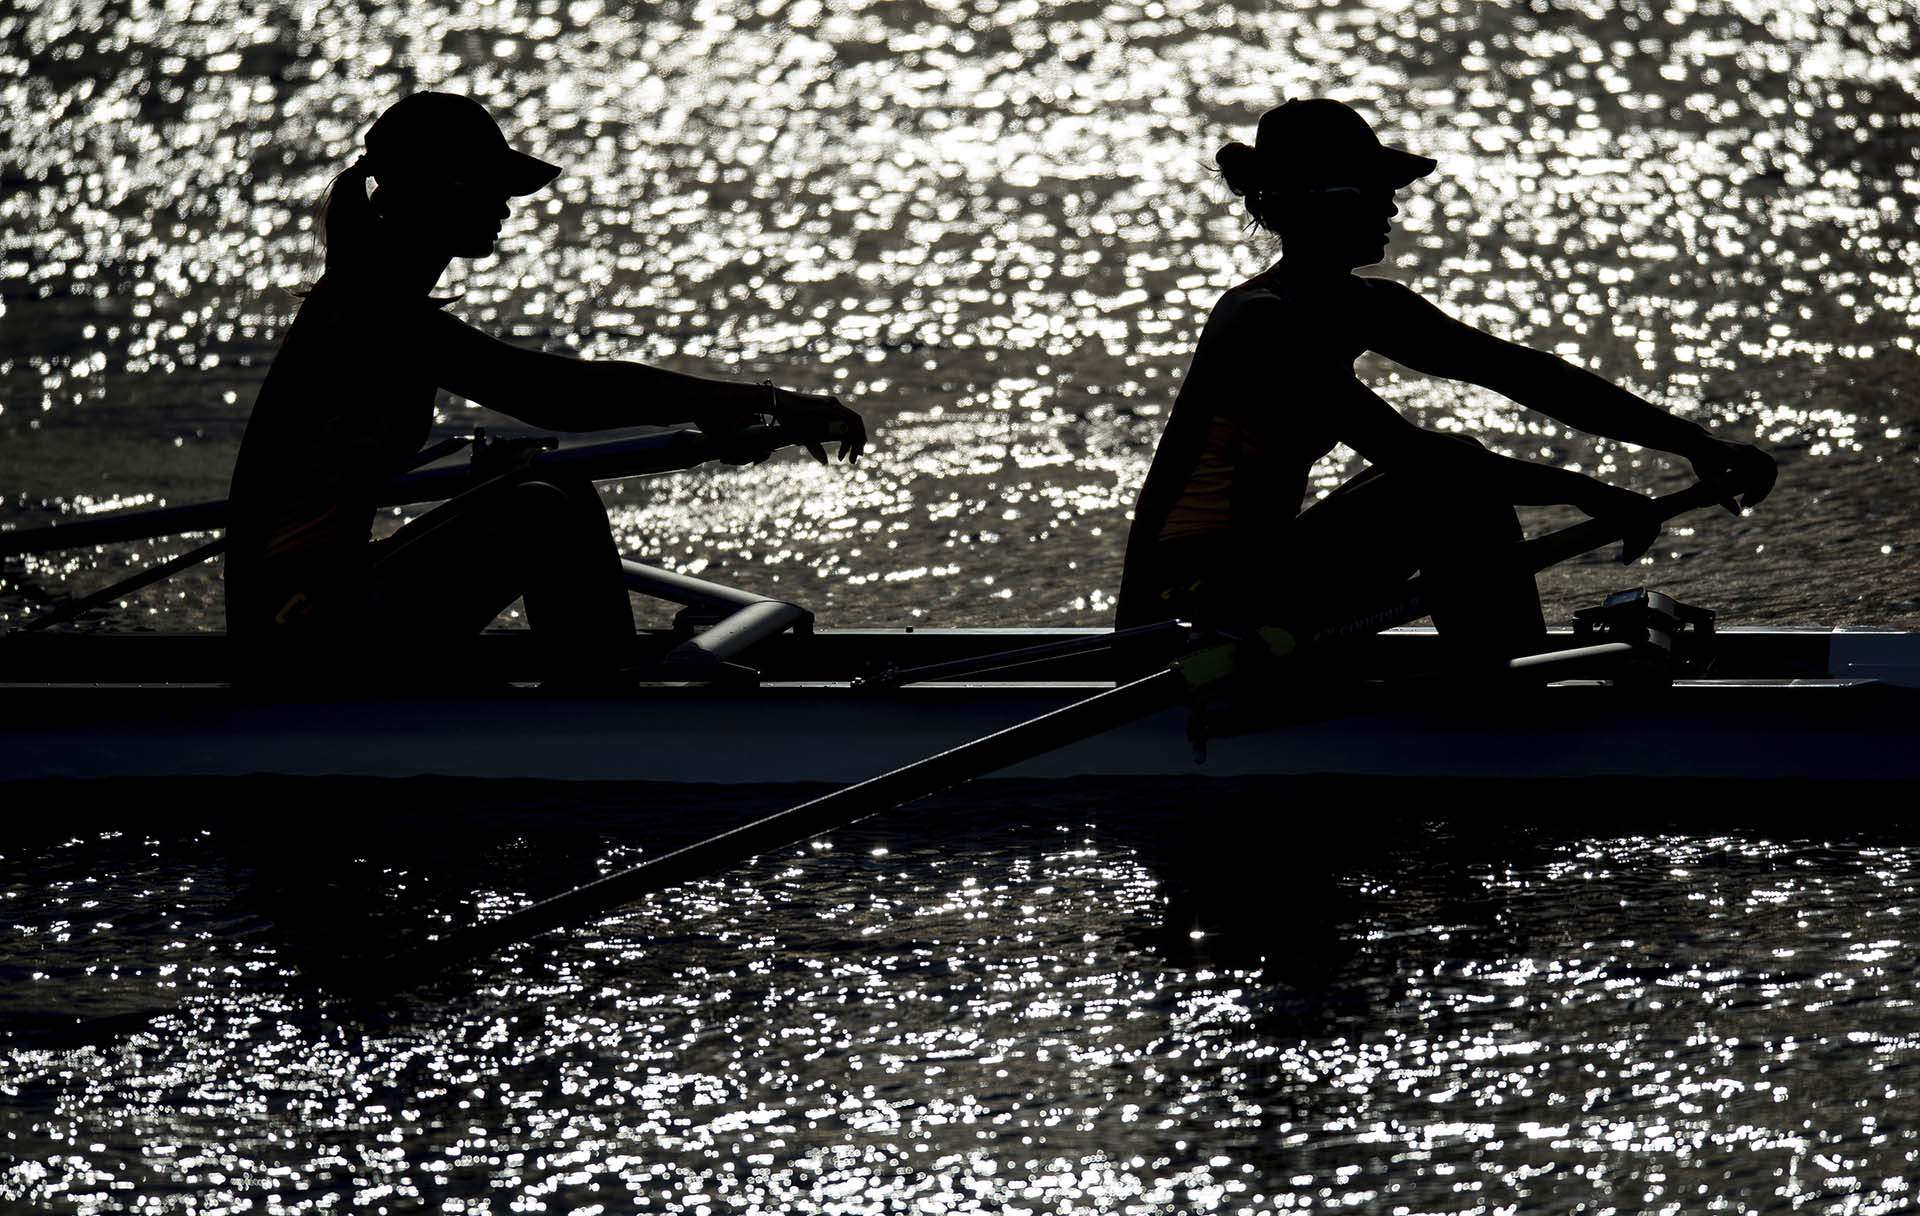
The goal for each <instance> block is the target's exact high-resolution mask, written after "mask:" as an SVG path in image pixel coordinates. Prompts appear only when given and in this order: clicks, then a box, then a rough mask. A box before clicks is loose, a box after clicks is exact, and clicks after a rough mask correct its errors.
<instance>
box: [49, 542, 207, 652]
mask: <svg viewBox="0 0 1920 1216" xmlns="http://www.w3.org/2000/svg"><path fill="white" fill-rule="evenodd" d="M226 547H227V538H226V537H224V536H222V537H220V538H219V539H217V540H210V541H208V542H207V543H206V544H204V545H201V546H200V547H199V548H197V549H189V550H188V551H187V552H185V553H182V554H181V555H180V556H178V557H173V558H169V559H167V560H166V561H164V562H161V563H160V564H159V565H157V566H150V567H148V568H147V569H145V570H142V571H140V573H138V574H135V575H132V576H131V577H128V578H123V579H121V580H120V581H119V582H117V583H115V584H113V585H112V586H111V587H102V588H100V590H98V591H94V592H91V593H89V594H87V595H83V596H81V597H80V598H79V599H75V600H68V601H67V602H66V603H64V604H61V605H59V606H58V607H56V608H54V609H53V610H51V611H50V612H47V613H46V614H45V615H42V616H37V617H34V618H33V619H32V620H30V621H28V622H27V623H26V624H24V625H22V626H21V627H20V630H21V632H22V633H33V632H35V631H36V630H40V629H46V628H48V627H49V626H52V625H61V624H65V623H66V622H67V621H71V620H73V619H74V618H76V617H79V616H83V615H85V614H86V613H87V612H88V610H90V609H93V608H97V607H99V606H100V605H101V604H104V603H107V602H108V601H110V600H116V599H119V598H120V597H121V596H123V595H125V594H127V593H128V592H129V591H138V590H140V588H142V587H147V586H151V585H152V584H154V583H157V582H159V581H160V580H161V579H164V578H172V577H173V576H174V575H176V574H178V573H180V571H182V570H185V569H187V568H188V567H189V566H197V565H199V564H200V563H201V562H203V561H206V560H207V559H208V558H210V557H212V556H214V555H215V554H216V553H219V552H220V551H221V550H223V549H225V548H226Z"/></svg>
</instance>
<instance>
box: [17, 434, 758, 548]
mask: <svg viewBox="0 0 1920 1216" xmlns="http://www.w3.org/2000/svg"><path fill="white" fill-rule="evenodd" d="M746 434H748V435H749V436H753V435H758V436H762V437H763V438H762V439H761V440H760V442H763V443H764V444H765V445H766V446H767V447H768V449H769V450H772V449H774V448H778V447H783V446H786V445H787V444H788V443H790V442H791V440H790V439H788V437H787V435H786V433H785V432H784V431H781V430H780V429H778V428H776V427H762V428H754V429H753V430H752V431H750V432H746ZM749 446H750V444H749ZM720 447H721V440H720V439H718V438H716V437H714V436H711V435H706V434H703V433H702V432H699V431H693V430H678V431H667V432H665V433H663V434H659V435H643V436H640V437H638V438H634V439H616V440H613V441H611V442H608V443H596V444H588V445H585V446H582V447H577V448H560V449H558V450H557V451H552V452H542V453H540V454H539V455H538V456H535V457H534V458H533V459H532V460H531V461H529V462H528V468H529V469H531V470H533V471H535V472H538V473H553V474H560V475H564V476H567V477H577V478H587V479H590V480H593V481H606V480H611V479H613V478H618V477H644V476H648V475H651V474H655V473H674V472H679V471H680V470H683V469H690V468H693V467H694V466H695V465H700V464H705V463H706V462H707V461H709V460H712V459H714V458H715V457H716V456H717V455H721V454H722V452H721V451H720ZM430 450H431V449H430ZM423 455H425V453H423ZM472 484H473V476H472V474H471V473H470V472H469V471H468V470H467V469H466V468H465V467H464V466H455V467H451V468H444V469H423V470H421V471H419V472H415V473H404V474H402V475H400V476H399V477H396V478H394V479H393V480H392V481H391V482H389V483H388V485H387V488H386V489H385V490H384V491H382V493H381V495H380V498H379V500H378V503H377V505H379V506H383V507H404V506H414V505H417V504H419V503H424V502H439V501H441V500H442V499H447V498H452V497H453V496H454V495H456V494H459V493H460V492H461V491H463V490H465V489H467V488H469V487H470V486H471V485H472ZM227 515H228V509H227V501H226V500H225V499H221V500H220V501H218V502H197V503H187V504H183V505H181V506H178V507H160V508H157V509H154V510H147V511H126V512H120V513H116V514H113V515H102V516H99V517H96V518H92V519H82V520H76V521H75V522H73V523H66V524H53V525H50V526H48V527H42V528H25V529H22V530H20V531H18V532H0V557H11V556H14V555H15V554H21V553H51V552H54V551H56V550H60V549H78V548H83V547H85V546H87V545H107V544H115V543H118V542H120V541H129V540H147V539H150V538H152V537H155V536H177V535H179V534H181V533H186V532H211V531H213V530H214V529H216V528H224V527H226V526H227Z"/></svg>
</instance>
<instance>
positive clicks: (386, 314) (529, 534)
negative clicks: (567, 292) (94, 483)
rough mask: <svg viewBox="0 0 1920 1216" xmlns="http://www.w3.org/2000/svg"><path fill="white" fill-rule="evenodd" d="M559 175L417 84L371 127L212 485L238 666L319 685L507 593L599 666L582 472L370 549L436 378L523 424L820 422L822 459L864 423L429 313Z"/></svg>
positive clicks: (582, 660)
mask: <svg viewBox="0 0 1920 1216" xmlns="http://www.w3.org/2000/svg"><path fill="white" fill-rule="evenodd" d="M559 172H560V171H559V169H558V168H556V167H555V166H553V165H550V164H547V163H545V162H543V161H540V160H536V159H535V158H533V157H531V156H528V155H526V154H524V153H521V152H517V151H515V150H513V149H512V148H510V147H509V146H508V145H507V141H506V138H505V136H504V135H502V134H501V131H500V128H499V127H498V126H497V125H496V124H495V123H494V121H493V119H492V118H491V117H490V116H489V115H488V114H487V112H486V110H485V109H483V108H482V107H481V106H480V105H479V103H477V102H475V101H472V100H470V99H468V98H465V97H459V96H455V95H452V94H446V93H418V94H415V95H413V96H411V97H407V98H405V99H403V100H401V101H400V102H398V103H396V104H395V105H393V106H392V107H391V108H389V109H388V110H387V111H386V112H385V113H384V114H382V115H381V116H380V119H379V121H377V122H376V123H374V125H373V128H372V129H371V130H370V131H368V133H367V136H366V151H365V154H364V155H362V156H361V157H360V158H359V159H358V160H356V161H355V162H354V163H353V164H352V165H351V166H349V167H348V168H347V169H346V171H345V172H343V173H341V174H340V175H339V176H338V177H336V178H335V179H334V181H333V184H332V186H331V187H330V188H329V192H328V199H327V204H326V209H325V237H326V250H327V255H326V270H325V273H324V274H323V276H322V277H321V279H320V281H319V282H318V283H317V284H316V285H315V286H314V288H313V289H312V291H311V292H310V293H308V295H307V297H306V299H305V301H304V302H303V303H302V305H301V307H300V311H299V315H298V316H297V317H296V318H295V319H294V322H293V325H292V327H291V328H290V329H289V330H288V332H287V334H286V337H285V339H284V340H283V342H282V344H281V347H280V351H279V353H278V354H277V355H276V357H275V359H274V361H273V366H272V368H271V369H270V370H269V371H268V373H267V377H266V382H265V383H264V384H263V385H262V386H261V389H260V394H259V396H258V398H257V399H256V400H255V402H254V407H253V414H252V417H251V418H250V420H249V422H248V424H247V433H246V437H245V439H244V441H243V442H242V444H241V448H240V456H239V459H238V462H237V463H236V465H235V468H234V473H233V486H232V493H231V518H232V525H231V527H230V529H229V539H230V547H229V549H228V557H227V571H226V582H227V623H228V630H229V632H230V634H231V635H232V636H233V637H234V638H235V639H236V640H239V641H242V642H244V643H246V644H248V645H249V646H250V647H251V648H252V650H253V651H254V653H255V654H256V656H258V661H260V662H263V663H264V665H265V666H264V669H263V668H260V667H256V668H255V669H254V670H255V672H256V674H273V673H275V672H277V671H280V670H281V669H282V668H284V669H285V670H288V671H298V670H305V671H307V672H309V673H312V674H320V673H324V672H326V671H328V670H332V669H333V665H334V664H336V663H338V662H339V661H340V659H341V658H342V657H347V658H351V657H352V656H353V655H354V654H356V653H366V652H368V651H370V650H383V651H387V652H391V651H392V650H394V649H396V648H405V647H410V646H412V645H415V644H418V643H420V642H430V641H432V640H435V639H443V638H446V637H449V636H452V635H457V634H460V633H472V632H475V631H477V630H479V629H482V628H484V627H485V626H486V625H487V623H488V622H490V621H492V620H493V619H494V617H495V616H496V615H498V613H499V612H500V611H501V610H503V609H504V608H506V607H507V606H508V605H509V604H510V603H512V602H513V600H514V599H515V598H517V597H519V596H522V595H524V596H525V598H526V606H527V614H528V619H529V623H530V624H531V625H532V627H533V629H534V631H535V633H536V634H537V635H540V636H542V637H544V638H546V639H547V641H548V646H549V650H550V658H551V659H552V660H553V662H554V664H555V666H557V667H561V668H564V667H569V666H572V667H576V668H577V667H581V666H584V665H587V664H590V663H593V662H596V661H597V662H600V663H603V664H604V663H608V662H616V663H617V662H618V661H619V659H620V656H621V655H622V653H623V649H622V644H623V643H624V642H626V641H628V640H630V639H631V638H632V636H633V616H632V612H631V609H630V606H629V603H628V599H627V591H626V588H625V585H624V583H623V581H622V578H621V571H620V559H619V554H618V553H617V552H616V550H615V548H614V542H613V538H612V535H611V532H610V530H609V528H608V524H607V518H606V513H605V510H604V508H603V507H602V505H601V502H600V498H599V495H598V493H597V492H596V490H595V489H594V487H593V485H592V484H591V483H590V482H578V483H567V482H557V481H544V480H536V479H533V478H531V477H527V476H519V477H513V476H507V477H501V478H498V479H495V480H494V481H491V482H489V483H486V484H484V485H482V486H481V487H479V488H476V489H475V490H473V491H471V492H469V493H468V494H465V495H463V496H461V497H459V498H456V499H454V500H452V501H450V502H448V503H446V504H444V505H442V506H440V507H437V508H435V509H434V510H432V511H429V512H427V513H426V514H424V515H422V516H421V517H420V518H418V519H416V520H414V521H412V522H411V523H409V524H407V525H406V526H404V527H402V528H401V529H400V530H399V531H398V532H396V533H395V534H394V535H393V536H392V537H390V538H388V539H386V540H384V541H381V542H379V543H377V544H376V543H372V542H371V539H370V538H371V531H372V524H373V516H374V510H375V503H376V501H377V499H378V496H379V495H380V492H381V490H382V489H383V487H385V486H386V484H387V483H388V482H389V481H390V480H391V479H392V478H393V477H394V476H395V475H396V474H398V473H399V472H401V471H403V470H404V469H406V468H407V467H408V465H409V464H411V463H412V460H413V458H414V454H415V453H416V452H417V451H419V449H420V448H421V445H422V444H423V443H424V442H425V440H426V439H427V437H428V434H429V431H430V430H431V427H432V424H433V405H434V397H435V392H436V390H437V389H442V388H444V389H447V390H450V391H452V392H454V393H458V394H459V395H460V396H462V397H466V398H468V399H470V400H472V401H476V402H478V403H480V404H482V405H485V406H488V407H489V408H492V409H495V410H499V411H501V412H503V413H506V414H509V415H512V416H513V417H515V418H518V419H520V420H522V421H524V422H527V423H529V424H530V425H532V426H535V427H539V428H541V429H543V430H560V431H591V430H602V429H610V428H616V427H629V426H636V425H642V424H649V425H657V424H668V423H678V422H692V423H695V424H697V425H699V426H700V427H702V428H703V429H708V430H716V429H717V430H721V431H731V430H736V429H738V428H739V427H741V426H743V425H745V424H746V423H749V422H751V421H753V420H754V419H755V418H757V417H759V416H771V417H772V419H773V420H774V421H775V422H777V423H778V424H779V425H780V426H782V427H783V428H786V429H787V430H788V431H790V432H793V433H796V434H798V435H799V436H801V437H803V438H804V437H807V436H814V437H816V439H817V440H821V441H823V440H824V439H825V438H826V437H827V436H828V435H829V433H830V431H832V432H834V433H836V434H837V437H839V438H840V440H841V442H840V455H841V458H842V459H846V460H852V459H857V458H858V456H859V454H860V451H861V448H862V446H863V445H864V443H865V438H866V433H865V428H864V425H863V424H862V423H861V420H860V418H859V416H858V415H857V414H855V413H854V412H853V411H851V410H849V409H847V408H846V407H845V406H843V405H841V404H840V403H839V402H838V401H837V400H835V399H834V398H832V397H828V396H811V395H807V394H802V393H795V392H789V391H786V390H780V389H774V388H771V387H770V386H767V385H753V384H745V383H730V382H726V381H720V380H709V379H704V378H702V377H698V376H691V375H686V374H682V373H679V372H672V371H666V370H663V369H660V368H656V367H649V366H647V365H645V364H640V363H627V362H614V361H588V360H582V359H574V358H567V357H564V356H559V355H552V354H544V353H540V352H537V351H531V350H524V349H521V348H518V347H514V346H510V345H508V344H506V343H504V342H501V341H499V340H497V339H495V338H493V337H490V336H489V335H487V334H484V333H482V332H480V331H479V330H477V329H474V328H473V327H471V326H469V325H466V324H465V323H463V322H461V321H459V320H456V319H455V318H454V317H453V316H451V315H449V314H448V313H447V312H446V311H444V306H445V305H446V304H447V303H448V302H449V301H446V300H440V299H435V298H433V297H432V296H431V295H430V294H429V293H430V292H432V290H433V288H434V285H435V284H436V283H437V282H438V280H439V279H440V276H441V274H442V273H444V271H445V270H446V268H447V265H448V263H449V262H450V261H451V259H453V258H456V257H473V258H477V257H486V256H488V255H489V254H491V253H492V252H493V251H494V244H495V241H496V239H497V238H498V236H499V234H500V224H501V221H502V220H504V219H506V218H507V215H508V209H507V200H508V199H509V198H512V197H515V196H519V195H527V194H532V193H534V192H535V191H538V190H540V189H542V188H543V187H545V186H546V185H547V184H548V183H549V182H551V181H552V180H553V179H554V178H555V177H556V176H557V175H558V174H559ZM370 183H372V184H374V185H376V186H377V189H375V190H373V192H372V194H371V196H369V193H368V187H369V184H370ZM809 446H810V447H811V449H812V450H813V452H814V454H815V456H816V457H817V458H819V459H821V460H825V459H826V453H825V451H824V448H823V447H822V444H821V442H819V441H816V442H814V443H811V444H809ZM764 454H765V453H764V452H743V453H740V454H739V456H740V459H743V460H744V459H751V458H754V457H756V456H762V455H764Z"/></svg>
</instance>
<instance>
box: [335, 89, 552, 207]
mask: <svg viewBox="0 0 1920 1216" xmlns="http://www.w3.org/2000/svg"><path fill="white" fill-rule="evenodd" d="M366 146H367V160H368V161H369V167H370V168H371V169H372V171H373V174H374V176H376V177H379V178H381V179H383V180H387V179H393V178H401V179H405V178H421V177H428V176H431V177H434V178H438V179H440V180H443V181H451V182H461V183H467V184H472V185H484V186H490V187H494V188H497V189H499V190H500V191H501V192H502V193H504V194H507V195H509V196H511V195H521V194H532V193H534V192H536V191H538V190H541V189H543V188H544V187H545V186H546V185H547V184H548V183H549V182H551V181H553V179H554V178H556V177H558V176H560V167H559V166H558V165H550V164H548V163H547V162H546V161H543V160H540V159H539V158H538V157H533V156H529V155H527V154H526V153H525V152H518V151H515V150H514V149H513V148H512V147H511V146H509V145H508V143H507V137H506V135H505V134H503V133H502V132H501V130H500V124H499V123H497V122H495V121H493V116H492V115H491V114H489V113H487V111H486V107H484V106H482V105H481V104H480V103H479V102H477V101H475V100H474V99H473V98H471V97H462V96H460V95H459V94H458V93H432V92H428V93H415V94H413V95H412V96H409V97H403V98H401V99H400V100H399V101H396V102H394V103H393V104H392V105H391V106H388V107H387V110H386V112H385V113H383V114H382V115H380V117H379V119H378V120H376V121H375V122H374V124H373V128H372V129H371V130H369V131H368V132H367V138H366Z"/></svg>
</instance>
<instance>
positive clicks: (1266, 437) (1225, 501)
mask: <svg viewBox="0 0 1920 1216" xmlns="http://www.w3.org/2000/svg"><path fill="white" fill-rule="evenodd" d="M1367 290H1368V287H1367V284H1366V283H1365V281H1363V280H1360V279H1357V278H1351V277H1349V278H1347V279H1346V280H1344V282H1343V283H1342V284H1341V286H1340V288H1339V289H1338V290H1337V292H1336V293H1335V296H1336V298H1332V299H1329V298H1328V293H1327V292H1326V291H1324V290H1316V291H1311V292H1309V291H1307V290H1305V289H1303V288H1302V287H1301V286H1300V285H1299V284H1297V283H1295V282H1292V281H1290V280H1289V279H1288V278H1287V277H1286V276H1284V275H1282V274H1280V273H1278V272H1277V271H1268V272H1267V273H1266V274H1263V275H1260V276H1258V277H1256V278H1254V279H1251V280H1249V281H1247V282H1245V283H1242V284H1240V285H1239V286H1237V287H1234V288H1232V289H1231V290H1229V291H1228V292H1226V294H1224V295H1223V296H1221V297H1220V300H1219V302H1218V303H1216V304H1215V305H1214V308H1213V311H1212V313H1211V314H1210V315H1209V316H1208V318H1207V322H1206V325H1205V326H1204V327H1203V328H1202V330H1201V333H1200V340H1199V343H1198V345H1197V346H1196V348H1195V350H1194V354H1193V359H1192V362H1191V363H1190V364H1189V366H1188V369H1187V374H1186V378H1185V379H1184V380H1183V381H1182V383H1181V387H1180V392H1179V394H1178V396H1177V397H1176V399H1175V401H1174V405H1173V410H1172V413H1171V415H1170V416H1169V417H1168V419H1167V425H1166V429H1165V430H1164V431H1163V432H1162V434H1161V436H1160V442H1159V446H1158V447H1157V448H1156V449H1155V450H1154V456H1153V463H1152V465H1151V467H1150V468H1149V469H1148V472H1147V478H1146V481H1145V483H1144V484H1143V485H1142V486H1141V489H1140V496H1139V498H1138V500H1137V501H1136V503H1135V506H1134V513H1133V525H1132V527H1131V529H1130V530H1129V532H1128V536H1127V557H1126V569H1125V572H1124V573H1123V575H1122V578H1121V585H1120V598H1119V608H1118V613H1117V621H1116V624H1117V625H1118V627H1120V628H1128V627H1131V626H1134V625H1142V624H1148V623H1151V622H1153V621H1158V620H1166V619H1169V618H1170V617H1171V616H1172V615H1173V612H1172V604H1171V600H1170V596H1169V594H1168V592H1169V590H1170V588H1169V583H1170V580H1172V579H1174V578H1176V577H1178V571H1179V570H1180V569H1182V568H1186V567H1190V566H1192V565H1194V564H1195V563H1194V562H1193V561H1192V560H1190V558H1191V556H1192V554H1194V553H1195V552H1196V551H1201V550H1204V551H1206V552H1207V553H1208V555H1209V557H1208V563H1209V564H1211V563H1212V562H1218V561H1229V560H1247V561H1258V560H1264V559H1263V553H1265V552H1268V551H1270V550H1271V548H1272V547H1273V546H1274V545H1275V543H1276V542H1277V541H1278V540H1279V539H1280V538H1279V535H1278V533H1279V532H1281V531H1283V530H1284V529H1285V527H1286V525H1287V523H1288V521H1290V520H1291V519H1293V518H1294V517H1295V516H1296V515H1297V514H1299V511H1300V505H1301V502H1302V500H1303V499H1304V497H1305V495H1306V487H1307V476H1308V473H1309V472H1310V471H1311V469H1312V468H1313V465H1314V462H1315V461H1317V460H1319V459H1320V458H1321V457H1322V456H1324V455H1326V454H1327V453H1328V452H1329V451H1331V450H1332V448H1333V446H1334V444H1335V442H1336V438H1335V435H1334V429H1333V423H1332V418H1331V417H1330V415H1329V414H1328V412H1327V410H1326V408H1325V407H1326V405H1327V402H1326V401H1325V399H1324V389H1323V386H1324V385H1325V384H1326V383H1327V381H1328V378H1329V377H1331V376H1337V375H1346V376H1351V375H1352V372H1353V361H1354V360H1355V359H1356V358H1358V357H1359V356H1360V354H1361V353H1362V350H1363V347H1362V345H1361V344H1360V343H1359V342H1358V341H1357V340H1356V339H1355V338H1354V337H1353V336H1352V335H1353V333H1354V332H1355V331H1356V327H1353V326H1349V325H1344V324H1340V323H1339V321H1338V318H1339V317H1341V316H1342V315H1344V314H1347V313H1349V312H1350V311H1351V310H1352V309H1353V308H1354V307H1355V306H1357V305H1363V304H1364V295H1365V293H1366V292H1367Z"/></svg>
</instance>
